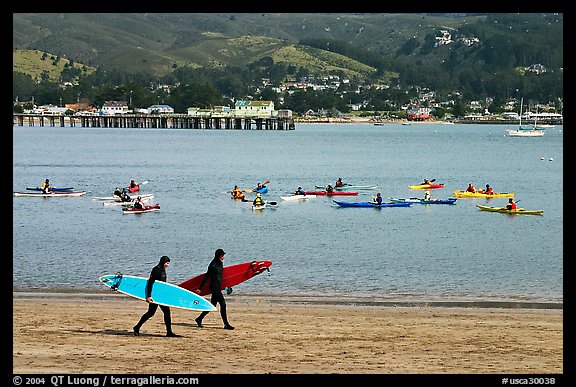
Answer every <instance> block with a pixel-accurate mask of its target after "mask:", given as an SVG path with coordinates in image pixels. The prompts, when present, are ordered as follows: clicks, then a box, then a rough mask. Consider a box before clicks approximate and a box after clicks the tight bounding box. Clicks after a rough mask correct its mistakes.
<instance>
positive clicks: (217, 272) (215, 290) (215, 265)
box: [194, 249, 234, 330]
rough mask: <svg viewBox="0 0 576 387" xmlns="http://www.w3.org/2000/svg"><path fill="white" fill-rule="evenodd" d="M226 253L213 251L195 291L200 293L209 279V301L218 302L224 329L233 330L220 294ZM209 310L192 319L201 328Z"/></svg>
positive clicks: (213, 303) (214, 303)
mask: <svg viewBox="0 0 576 387" xmlns="http://www.w3.org/2000/svg"><path fill="white" fill-rule="evenodd" d="M225 254H226V253H225V252H224V250H222V249H218V250H216V252H215V253H214V259H213V260H212V261H211V262H210V264H209V265H208V270H207V271H206V275H205V276H204V278H203V279H202V282H201V283H200V286H198V289H196V293H198V294H200V292H201V289H202V287H204V285H205V284H206V282H208V281H210V291H211V292H212V296H211V297H210V302H211V303H212V305H214V306H216V304H218V303H219V304H220V315H221V316H222V321H223V322H224V329H229V330H233V329H234V327H233V326H232V325H230V323H229V322H228V316H227V314H226V300H225V299H224V295H223V294H222V289H221V287H222V272H223V271H224V264H223V262H224V255H225ZM208 313H209V312H202V313H201V314H200V316H198V317H196V319H195V320H194V321H196V324H197V325H198V327H199V328H202V326H203V325H202V319H203V318H204V317H206V315H207V314H208Z"/></svg>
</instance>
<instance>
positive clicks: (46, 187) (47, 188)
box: [40, 179, 50, 193]
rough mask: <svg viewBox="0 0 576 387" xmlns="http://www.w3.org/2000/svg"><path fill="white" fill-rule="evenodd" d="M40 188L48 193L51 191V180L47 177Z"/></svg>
mask: <svg viewBox="0 0 576 387" xmlns="http://www.w3.org/2000/svg"><path fill="white" fill-rule="evenodd" d="M40 188H42V192H44V193H48V192H49V191H50V180H49V179H46V181H45V182H44V183H42V185H41V186H40Z"/></svg>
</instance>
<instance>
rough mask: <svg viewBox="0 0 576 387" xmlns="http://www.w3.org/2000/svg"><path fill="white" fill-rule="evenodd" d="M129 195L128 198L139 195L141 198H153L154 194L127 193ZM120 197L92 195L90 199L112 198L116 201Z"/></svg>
mask: <svg viewBox="0 0 576 387" xmlns="http://www.w3.org/2000/svg"><path fill="white" fill-rule="evenodd" d="M128 196H129V197H130V199H136V198H137V197H138V196H140V198H141V199H144V198H153V197H154V194H140V195H135V194H132V195H128ZM119 199H120V197H119V196H94V197H92V200H112V201H117V200H119Z"/></svg>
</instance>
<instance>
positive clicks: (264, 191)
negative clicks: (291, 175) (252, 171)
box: [252, 187, 268, 194]
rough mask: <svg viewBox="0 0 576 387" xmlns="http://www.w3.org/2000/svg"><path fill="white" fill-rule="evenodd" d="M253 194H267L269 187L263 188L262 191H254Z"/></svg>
mask: <svg viewBox="0 0 576 387" xmlns="http://www.w3.org/2000/svg"><path fill="white" fill-rule="evenodd" d="M252 192H256V193H261V194H265V193H268V187H262V188H260V189H253V190H252Z"/></svg>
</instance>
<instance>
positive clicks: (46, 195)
mask: <svg viewBox="0 0 576 387" xmlns="http://www.w3.org/2000/svg"><path fill="white" fill-rule="evenodd" d="M82 195H86V191H54V192H48V193H44V192H14V196H29V197H30V196H37V197H43V198H58V197H68V196H82Z"/></svg>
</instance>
